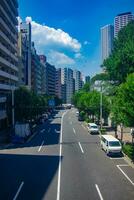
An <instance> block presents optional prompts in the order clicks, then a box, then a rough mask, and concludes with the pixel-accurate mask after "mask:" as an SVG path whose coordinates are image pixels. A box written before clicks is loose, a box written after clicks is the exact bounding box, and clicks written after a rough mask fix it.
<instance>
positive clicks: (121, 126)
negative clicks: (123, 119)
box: [120, 125, 123, 141]
mask: <svg viewBox="0 0 134 200" xmlns="http://www.w3.org/2000/svg"><path fill="white" fill-rule="evenodd" d="M120 128H121V141H122V140H123V125H120Z"/></svg>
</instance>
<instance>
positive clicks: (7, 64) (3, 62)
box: [0, 56, 18, 72]
mask: <svg viewBox="0 0 134 200" xmlns="http://www.w3.org/2000/svg"><path fill="white" fill-rule="evenodd" d="M0 63H1V64H2V65H4V66H6V67H8V68H11V69H13V70H14V71H16V72H18V68H17V67H16V66H15V65H13V64H12V63H10V62H9V61H7V60H6V59H4V58H2V57H1V56H0Z"/></svg>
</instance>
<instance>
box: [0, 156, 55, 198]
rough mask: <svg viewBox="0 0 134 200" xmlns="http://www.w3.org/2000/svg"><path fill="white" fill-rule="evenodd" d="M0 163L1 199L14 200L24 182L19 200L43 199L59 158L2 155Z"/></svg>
mask: <svg viewBox="0 0 134 200" xmlns="http://www.w3.org/2000/svg"><path fill="white" fill-rule="evenodd" d="M0 161H1V164H0V188H1V189H0V199H13V197H14V195H15V194H16V192H17V190H18V187H19V186H20V184H21V182H22V181H23V182H24V186H23V188H22V190H21V192H20V194H19V198H18V199H32V200H34V199H35V200H41V199H43V197H44V196H45V195H46V193H47V191H48V188H49V186H50V184H51V182H52V180H53V179H54V176H55V174H56V173H57V170H58V166H59V156H47V155H45V156H44V155H42V156H41V155H13V154H0ZM56 184H57V183H56ZM55 188H57V187H55ZM54 192H56V191H55V190H54ZM55 195H56V193H55V194H53V196H55Z"/></svg>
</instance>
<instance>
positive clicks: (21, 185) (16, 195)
mask: <svg viewBox="0 0 134 200" xmlns="http://www.w3.org/2000/svg"><path fill="white" fill-rule="evenodd" d="M23 185H24V182H23V181H22V183H21V184H20V186H19V188H18V190H17V193H16V194H15V196H14V198H13V200H16V199H17V197H18V195H19V193H20V191H21V189H22V187H23Z"/></svg>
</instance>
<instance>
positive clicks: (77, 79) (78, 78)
mask: <svg viewBox="0 0 134 200" xmlns="http://www.w3.org/2000/svg"><path fill="white" fill-rule="evenodd" d="M73 78H74V80H75V91H79V90H80V89H81V87H82V84H81V81H82V75H81V72H80V71H78V70H74V71H73Z"/></svg>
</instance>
